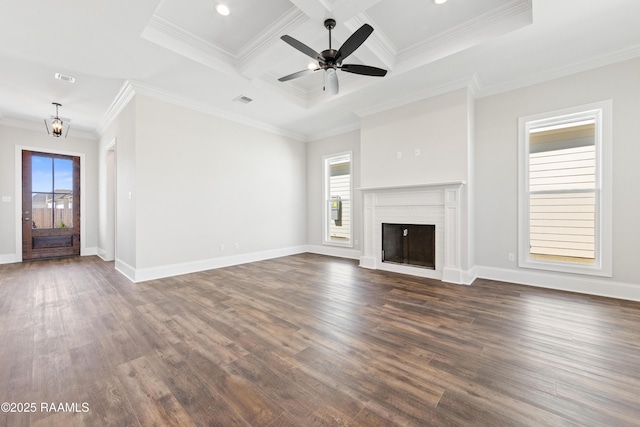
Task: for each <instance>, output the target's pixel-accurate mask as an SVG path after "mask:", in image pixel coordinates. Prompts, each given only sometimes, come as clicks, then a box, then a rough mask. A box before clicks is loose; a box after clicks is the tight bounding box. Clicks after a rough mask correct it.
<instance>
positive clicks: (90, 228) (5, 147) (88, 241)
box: [0, 123, 98, 263]
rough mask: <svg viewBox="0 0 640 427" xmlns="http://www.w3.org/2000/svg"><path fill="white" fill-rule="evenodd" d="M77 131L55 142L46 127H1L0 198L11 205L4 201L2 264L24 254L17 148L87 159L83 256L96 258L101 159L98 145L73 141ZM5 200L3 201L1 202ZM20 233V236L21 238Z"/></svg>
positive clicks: (0, 229)
mask: <svg viewBox="0 0 640 427" xmlns="http://www.w3.org/2000/svg"><path fill="white" fill-rule="evenodd" d="M72 135H73V131H71V133H70V134H69V137H68V138H52V137H51V136H49V135H48V134H47V132H46V130H45V128H44V123H43V124H42V131H37V130H30V129H23V128H19V127H14V126H7V125H4V124H0V196H2V197H8V198H10V201H9V202H1V201H0V263H9V262H16V261H19V260H21V259H22V253H16V252H17V248H16V243H17V239H18V238H19V237H20V235H21V230H19V229H18V230H17V229H16V227H17V224H19V223H20V219H21V218H20V214H19V213H18V212H21V208H20V207H16V203H17V202H18V201H19V200H21V198H22V196H21V194H17V193H16V188H17V187H19V186H20V182H21V180H22V178H21V176H22V175H21V170H20V168H16V147H17V146H19V147H24V148H25V149H34V150H42V151H44V152H56V153H64V154H73V155H84V171H85V175H84V178H85V180H84V185H83V186H82V188H81V191H82V198H83V199H84V200H83V202H82V203H83V204H84V206H85V211H84V215H83V219H84V233H83V234H84V236H85V238H84V242H81V246H82V248H83V255H91V254H94V253H95V252H96V250H97V246H98V211H97V205H98V203H97V200H98V199H97V193H98V191H97V189H98V174H97V166H98V158H97V153H98V150H97V141H96V140H95V139H85V138H78V137H73V136H72ZM0 200H1V199H0ZM18 232H19V234H18Z"/></svg>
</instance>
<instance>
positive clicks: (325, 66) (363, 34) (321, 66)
mask: <svg viewBox="0 0 640 427" xmlns="http://www.w3.org/2000/svg"><path fill="white" fill-rule="evenodd" d="M335 26H336V21H335V19H331V18H329V19H326V20H325V21H324V27H325V28H326V29H327V30H329V49H326V50H323V51H322V52H320V53H318V52H316V51H314V50H313V49H311V48H310V47H309V46H307V45H306V44H304V43H302V42H300V41H298V40H296V39H294V38H293V37H291V36H288V35H284V36H282V37H280V38H281V39H282V40H283V41H284V42H286V43H288V44H289V45H290V46H292V47H293V48H294V49H297V50H299V51H300V52H302V53H304V54H305V55H307V56H309V57H311V58H313V59H314V60H315V61H318V66H317V67H312V66H311V64H310V65H309V68H307V69H306V70H302V71H297V72H295V73H292V74H289V75H286V76H284V77H280V78H279V79H278V80H279V81H281V82H286V81H288V80H293V79H297V78H299V77H303V76H306V75H309V74H313V73H315V72H316V71H319V70H323V71H324V90H325V91H326V92H327V93H329V94H331V95H336V94H337V93H338V87H339V85H338V75H337V70H342V71H346V72H348V73H353V74H360V75H363V76H374V77H384V76H385V75H386V74H387V70H383V69H382V68H377V67H372V66H370V65H360V64H343V63H342V61H343V60H344V59H346V58H347V57H348V56H349V55H351V54H352V53H353V52H354V51H355V50H356V49H358V48H359V47H360V45H362V43H364V42H365V40H367V38H368V37H369V36H370V35H371V33H372V32H373V27H372V26H371V25H369V24H364V25H363V26H362V27H360V28H359V29H358V30H357V31H356V32H355V33H353V34H352V35H351V36H350V37H349V38H348V39H347V40H346V41H345V42H344V43H343V45H342V46H341V47H340V49H338V50H335V49H332V48H331V30H333V29H334V28H335Z"/></svg>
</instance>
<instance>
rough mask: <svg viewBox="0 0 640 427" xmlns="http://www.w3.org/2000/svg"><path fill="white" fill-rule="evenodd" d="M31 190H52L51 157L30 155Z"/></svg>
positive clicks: (47, 191)
mask: <svg viewBox="0 0 640 427" xmlns="http://www.w3.org/2000/svg"><path fill="white" fill-rule="evenodd" d="M31 191H33V192H34V193H36V192H37V193H51V192H53V159H52V158H51V157H40V156H32V157H31Z"/></svg>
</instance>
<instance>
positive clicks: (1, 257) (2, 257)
mask: <svg viewBox="0 0 640 427" xmlns="http://www.w3.org/2000/svg"><path fill="white" fill-rule="evenodd" d="M14 262H20V260H19V259H18V257H17V256H16V254H0V264H13V263H14Z"/></svg>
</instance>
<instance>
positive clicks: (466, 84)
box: [354, 76, 477, 119]
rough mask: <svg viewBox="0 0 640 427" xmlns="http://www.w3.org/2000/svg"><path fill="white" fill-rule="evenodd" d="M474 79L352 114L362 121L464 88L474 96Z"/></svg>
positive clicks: (445, 84)
mask: <svg viewBox="0 0 640 427" xmlns="http://www.w3.org/2000/svg"><path fill="white" fill-rule="evenodd" d="M474 79H475V77H474V76H470V77H463V78H461V79H458V80H454V81H451V82H447V83H444V84H442V85H440V86H436V87H432V88H429V89H426V90H421V91H418V92H414V93H412V94H411V95H407V96H402V97H400V98H395V99H392V100H390V101H388V102H384V103H380V104H377V105H374V106H372V107H368V108H363V109H360V110H356V111H354V113H355V114H356V115H357V116H358V117H360V118H361V119H362V118H365V117H368V116H371V115H373V114H378V113H382V112H384V111H389V110H392V109H394V108H398V107H402V106H405V105H407V104H411V103H413V102H418V101H422V100H424V99H428V98H433V97H434V96H438V95H443V94H445V93H449V92H453V91H454V90H458V89H465V88H466V89H470V90H471V94H472V95H474V92H477V90H476V89H475V87H474V85H475V84H477V83H474ZM474 98H475V96H474Z"/></svg>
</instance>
